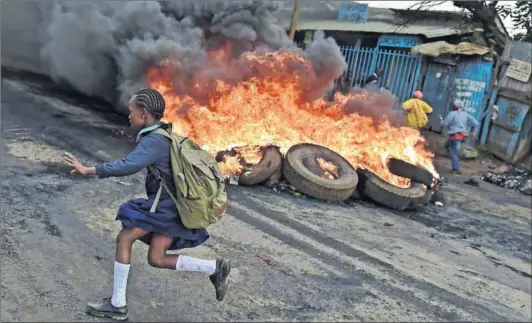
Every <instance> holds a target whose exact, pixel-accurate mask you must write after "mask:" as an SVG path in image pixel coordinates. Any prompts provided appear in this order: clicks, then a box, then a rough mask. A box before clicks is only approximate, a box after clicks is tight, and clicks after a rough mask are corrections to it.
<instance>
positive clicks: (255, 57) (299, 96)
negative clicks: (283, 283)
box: [147, 45, 437, 186]
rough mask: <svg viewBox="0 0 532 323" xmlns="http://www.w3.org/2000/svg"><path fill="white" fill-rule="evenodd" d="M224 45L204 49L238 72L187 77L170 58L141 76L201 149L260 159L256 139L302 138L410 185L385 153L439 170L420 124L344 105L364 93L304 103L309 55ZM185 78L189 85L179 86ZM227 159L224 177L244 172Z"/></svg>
mask: <svg viewBox="0 0 532 323" xmlns="http://www.w3.org/2000/svg"><path fill="white" fill-rule="evenodd" d="M227 47H228V46H227V45H224V47H223V48H222V49H221V51H222V53H221V54H220V53H219V52H215V53H210V55H209V57H210V58H211V63H213V64H215V65H216V66H217V67H219V68H221V69H225V70H226V71H228V70H230V69H236V70H239V69H240V70H245V72H241V71H239V72H240V75H239V78H233V79H229V78H225V79H224V78H214V79H212V80H210V83H209V82H204V80H205V78H204V77H203V75H195V76H194V77H192V79H191V80H190V79H187V80H186V81H185V80H183V78H184V77H181V78H180V77H179V71H178V68H177V67H176V66H178V64H177V63H175V62H172V61H165V62H163V63H162V64H160V65H158V66H156V67H153V68H151V69H150V70H149V72H148V75H147V83H148V86H149V87H151V88H155V89H157V90H159V91H160V92H161V93H162V94H163V95H164V97H165V100H166V104H167V108H166V111H165V121H167V122H172V123H173V125H174V131H176V132H179V133H182V134H185V135H187V136H189V137H191V138H192V139H193V140H194V141H195V142H197V143H198V144H199V145H200V146H202V148H203V149H205V150H207V151H208V152H210V153H212V154H213V155H215V154H216V153H217V152H218V151H223V150H227V149H232V148H234V147H240V151H239V153H240V155H241V156H245V159H246V160H247V161H248V162H255V163H256V162H258V161H260V158H261V155H260V151H259V150H258V149H257V147H259V146H265V145H268V144H273V145H276V146H279V147H280V149H281V152H282V153H283V154H284V153H286V151H287V150H288V149H289V148H290V147H291V146H292V145H294V144H297V143H302V142H307V143H314V144H318V145H322V146H325V147H328V148H329V149H332V150H334V151H336V152H337V153H339V154H340V155H342V156H343V157H344V158H346V159H347V160H348V161H349V162H350V163H351V164H352V165H353V166H354V167H357V168H365V169H369V170H371V171H372V172H374V173H376V174H377V175H378V176H380V177H381V178H383V179H384V180H386V181H388V182H390V183H392V184H395V185H397V186H406V185H409V180H407V179H405V178H401V177H398V176H395V175H392V174H391V173H390V172H389V170H388V168H387V166H386V163H387V160H388V158H390V157H395V158H399V159H402V160H405V161H407V162H410V163H412V164H417V165H421V166H424V167H425V168H427V169H428V170H430V171H431V172H432V173H433V174H435V175H437V173H436V171H435V169H434V166H433V163H432V160H433V156H434V155H433V154H432V153H431V152H429V151H427V150H426V149H425V148H424V142H425V140H424V138H423V137H422V136H421V134H420V133H419V131H417V130H414V129H411V128H407V127H395V126H392V125H391V123H390V122H389V121H387V120H385V119H383V120H380V121H377V120H375V119H374V118H371V117H366V116H362V115H359V114H357V113H351V114H346V113H345V112H344V107H345V104H346V103H347V102H348V101H349V100H354V99H358V100H365V99H366V97H365V94H350V95H341V94H337V95H336V96H335V98H334V100H333V101H332V102H328V101H326V100H324V99H318V100H315V101H312V102H306V99H305V97H306V95H307V94H308V92H310V91H311V90H312V82H314V81H316V80H315V77H314V76H312V75H311V74H310V71H312V66H311V64H310V62H309V61H307V60H305V59H304V58H303V57H302V56H300V55H299V54H297V53H295V52H283V53H249V52H248V53H244V54H242V55H241V56H240V58H239V59H238V61H236V60H234V61H231V60H229V59H227V55H224V54H223V51H225V50H227ZM199 74H201V73H199ZM235 79H236V80H235ZM185 82H188V84H193V86H191V87H190V88H188V90H186V91H183V90H179V89H178V88H179V86H181V85H182V84H183V83H185ZM233 159H234V158H228V159H226V160H225V161H222V162H221V165H220V166H221V168H222V169H223V172H224V174H225V175H227V176H229V175H232V174H235V173H238V172H241V171H242V167H241V166H240V165H239V164H238V162H237V160H233ZM237 165H238V166H237Z"/></svg>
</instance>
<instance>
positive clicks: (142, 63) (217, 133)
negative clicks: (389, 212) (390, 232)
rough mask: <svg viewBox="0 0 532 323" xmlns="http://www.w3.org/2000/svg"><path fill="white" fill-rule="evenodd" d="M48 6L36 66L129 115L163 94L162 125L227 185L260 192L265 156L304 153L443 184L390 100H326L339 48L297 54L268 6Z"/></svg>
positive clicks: (377, 96) (338, 65)
mask: <svg viewBox="0 0 532 323" xmlns="http://www.w3.org/2000/svg"><path fill="white" fill-rule="evenodd" d="M43 6H45V5H44V4H43ZM46 6H48V7H49V6H53V7H52V8H51V9H49V10H50V12H51V13H50V17H49V18H50V19H48V20H46V21H45V23H44V26H43V30H44V33H43V34H44V35H45V38H46V39H43V44H44V46H43V48H42V50H41V56H42V60H43V62H44V63H45V64H46V66H47V67H48V69H49V71H50V75H51V76H52V77H54V79H56V80H57V81H58V82H67V83H69V84H70V85H72V86H73V87H75V88H76V89H78V90H79V91H81V92H84V93H86V94H89V95H98V96H102V97H104V98H108V99H109V98H111V99H116V98H118V100H119V102H121V103H122V105H120V106H122V107H123V106H124V103H126V102H127V99H128V98H129V96H130V95H131V94H132V93H133V92H134V91H136V90H138V89H140V88H143V87H151V88H155V89H157V90H159V91H160V92H161V93H162V94H163V95H164V97H165V99H166V102H167V109H166V111H165V116H164V120H165V121H167V122H172V123H173V125H174V131H176V132H179V133H182V134H185V135H187V136H189V137H190V138H192V139H193V140H194V141H195V142H197V143H198V144H199V145H201V146H202V148H203V149H205V150H207V151H208V152H210V153H211V154H213V155H215V156H217V159H218V162H219V164H220V168H221V170H222V172H223V173H224V174H225V176H226V177H228V178H232V177H234V176H235V175H239V176H240V178H244V181H246V177H247V179H248V180H250V182H254V181H256V180H257V177H254V176H259V174H258V173H257V172H255V175H254V173H253V172H254V169H253V168H254V167H255V166H254V165H258V164H260V162H261V161H262V159H263V157H264V156H265V154H266V153H265V148H266V147H278V149H279V151H280V153H281V154H283V155H284V154H285V153H286V152H287V151H288V150H289V149H290V147H292V146H293V145H295V144H298V143H312V144H316V145H321V146H323V147H328V148H330V149H331V150H333V151H335V152H337V153H338V154H340V155H341V156H343V158H345V159H346V160H347V161H348V162H349V163H350V164H351V165H352V166H353V167H354V168H357V169H365V170H368V171H371V172H372V173H374V174H376V175H377V176H378V177H379V178H381V179H383V180H384V181H386V182H388V183H391V184H393V185H395V186H398V187H404V188H406V187H409V186H410V180H409V179H407V178H403V177H399V176H397V175H394V174H392V173H391V172H390V171H389V169H388V167H387V161H388V160H389V159H390V158H397V159H401V160H404V161H407V162H408V163H411V164H415V165H420V166H422V167H423V168H425V169H427V170H429V171H430V172H431V173H432V174H434V175H435V176H437V173H436V171H435V169H434V166H433V163H432V160H433V154H432V153H431V152H429V151H428V150H426V149H425V147H424V144H425V140H424V138H423V137H422V136H421V134H420V133H419V131H417V130H414V129H411V128H407V127H402V126H401V120H400V118H398V115H397V113H396V112H394V111H393V102H394V98H393V96H392V95H391V94H390V93H370V92H367V91H357V92H356V93H350V94H347V95H343V94H336V95H335V96H334V98H333V99H332V100H326V99H325V98H324V97H325V94H326V93H327V92H328V91H329V90H330V89H331V87H332V86H333V82H334V80H335V79H336V78H338V77H339V76H340V75H341V73H342V72H343V71H344V69H345V67H346V64H345V59H344V57H343V56H342V54H341V52H340V50H339V48H338V46H337V44H336V42H335V41H334V40H333V39H332V38H325V37H324V34H323V33H320V32H317V33H316V34H315V38H314V40H313V41H312V42H311V43H310V44H308V45H307V47H306V49H305V50H301V49H299V48H297V47H296V46H295V45H294V43H293V42H292V40H291V39H290V38H288V36H287V35H286V32H285V30H283V29H282V28H281V27H279V26H278V25H276V24H275V18H274V17H275V10H276V8H275V6H274V5H272V4H270V3H268V2H265V1H254V2H251V1H231V2H226V3H222V2H220V1H179V2H178V1H168V2H166V1H161V2H136V1H133V2H125V3H118V2H117V3H115V2H88V1H76V2H58V3H53V5H50V4H47V5H46ZM269 151H270V157H271V158H272V160H278V158H277V157H272V156H274V155H272V154H273V153H272V152H271V151H272V150H269ZM316 162H317V163H318V164H320V165H321V166H320V167H322V168H324V169H326V171H325V172H324V174H326V178H328V179H329V180H334V179H336V178H337V177H338V176H340V174H339V173H338V171H337V170H336V169H335V166H334V165H331V164H329V163H328V161H327V160H317V161H316ZM257 167H258V166H257ZM264 167H274V168H276V169H278V168H279V169H280V165H273V166H272V163H269V164H268V165H266V166H264ZM242 175H243V177H242ZM279 176H280V175H279ZM259 177H260V176H259ZM251 179H253V180H251ZM270 180H272V182H275V178H273V179H270ZM239 181H240V180H239Z"/></svg>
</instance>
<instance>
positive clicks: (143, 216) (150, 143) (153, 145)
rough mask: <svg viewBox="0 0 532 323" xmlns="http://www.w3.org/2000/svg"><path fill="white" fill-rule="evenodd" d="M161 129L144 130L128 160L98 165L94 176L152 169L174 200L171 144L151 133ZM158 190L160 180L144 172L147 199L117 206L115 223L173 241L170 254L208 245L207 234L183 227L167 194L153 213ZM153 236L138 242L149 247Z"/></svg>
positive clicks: (167, 140) (158, 125) (162, 196)
mask: <svg viewBox="0 0 532 323" xmlns="http://www.w3.org/2000/svg"><path fill="white" fill-rule="evenodd" d="M161 126H163V127H164V126H165V125H164V124H157V125H155V126H152V127H148V128H145V129H143V130H142V131H141V132H140V133H139V135H138V136H137V146H136V147H135V149H134V150H133V151H132V152H131V153H130V154H129V155H128V156H127V157H125V158H123V159H121V160H118V161H116V162H111V163H103V164H99V165H97V166H96V174H97V175H98V176H99V177H100V178H106V177H111V176H113V177H120V176H128V175H132V174H135V173H137V172H139V171H141V170H142V169H144V168H147V167H148V166H150V165H154V166H155V167H156V168H157V169H158V170H159V172H160V174H161V177H162V178H163V180H164V181H165V183H167V185H168V186H169V187H170V189H171V190H172V191H173V192H172V193H173V194H174V196H175V185H174V181H173V178H172V172H171V165H170V143H171V142H170V140H169V139H168V138H165V137H164V136H162V135H159V134H155V133H151V131H152V130H154V129H156V128H158V127H161ZM159 188H160V184H159V180H158V179H157V177H156V176H155V174H153V173H152V172H151V171H150V170H149V169H147V175H146V183H145V189H146V194H147V197H148V198H147V199H145V198H137V199H132V200H130V201H127V202H125V203H123V204H122V205H121V206H120V208H119V210H118V214H117V216H116V220H119V221H120V222H122V227H124V228H131V227H136V228H140V229H143V230H146V231H150V232H152V233H156V234H160V235H165V236H169V237H173V242H172V244H171V245H170V247H169V250H178V249H183V248H193V247H197V246H199V245H201V244H202V243H204V242H205V241H207V239H208V238H209V233H208V232H207V230H205V229H188V228H186V227H185V226H184V225H183V223H182V222H181V218H180V217H179V214H178V212H177V208H176V206H175V203H174V201H172V199H171V197H170V195H169V194H168V192H166V190H162V191H161V192H160V198H159V201H158V203H157V205H156V207H155V209H152V206H153V204H154V202H155V200H156V195H157V192H158V190H159ZM152 233H150V234H149V235H147V236H144V237H142V238H140V239H139V240H141V241H142V242H144V243H146V244H148V245H149V244H150V243H151V239H152Z"/></svg>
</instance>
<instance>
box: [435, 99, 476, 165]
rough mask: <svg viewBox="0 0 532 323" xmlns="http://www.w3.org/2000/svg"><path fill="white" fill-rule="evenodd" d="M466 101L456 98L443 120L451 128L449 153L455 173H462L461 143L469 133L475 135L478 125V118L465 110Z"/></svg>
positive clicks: (444, 124) (443, 123)
mask: <svg viewBox="0 0 532 323" xmlns="http://www.w3.org/2000/svg"><path fill="white" fill-rule="evenodd" d="M463 109H464V102H462V101H459V100H456V101H454V103H453V107H452V111H451V112H450V113H449V114H448V115H447V117H446V118H445V119H444V120H443V121H442V125H443V126H445V127H447V128H448V130H449V146H448V149H449V155H450V156H451V164H452V172H453V174H461V171H460V157H459V156H458V151H459V150H460V145H461V144H462V142H463V141H465V140H466V138H467V136H468V134H471V136H474V135H475V128H476V127H477V126H478V122H477V120H475V118H473V117H472V116H471V115H470V114H469V113H467V112H465V111H463Z"/></svg>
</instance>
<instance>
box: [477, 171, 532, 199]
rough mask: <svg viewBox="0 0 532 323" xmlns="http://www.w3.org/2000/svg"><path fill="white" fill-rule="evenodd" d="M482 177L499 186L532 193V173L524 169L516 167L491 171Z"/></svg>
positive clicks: (527, 193)
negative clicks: (502, 170)
mask: <svg viewBox="0 0 532 323" xmlns="http://www.w3.org/2000/svg"><path fill="white" fill-rule="evenodd" d="M481 179H482V180H483V181H486V182H488V183H492V184H495V185H497V186H501V187H504V188H508V189H511V190H518V191H520V192H521V193H523V194H526V195H532V173H531V172H529V171H527V170H524V169H518V168H514V169H510V170H507V171H504V172H501V173H497V172H491V171H490V172H487V173H486V174H485V175H484V176H482V177H481Z"/></svg>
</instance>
